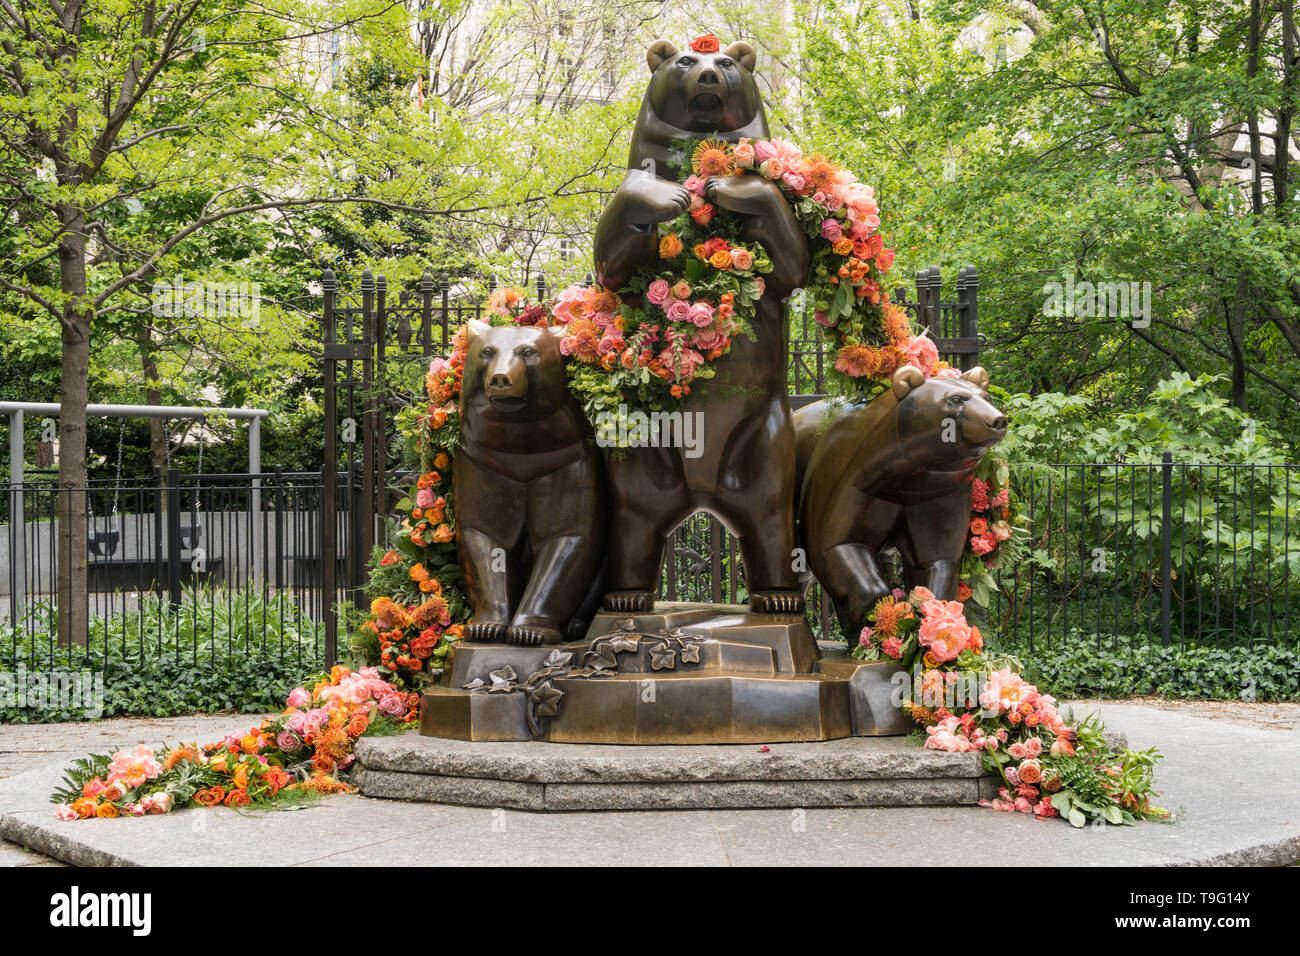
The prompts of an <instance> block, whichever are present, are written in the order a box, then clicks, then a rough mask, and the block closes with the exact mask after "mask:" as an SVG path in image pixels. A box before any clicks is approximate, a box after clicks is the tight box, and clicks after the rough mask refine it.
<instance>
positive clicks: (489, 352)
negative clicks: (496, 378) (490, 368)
mask: <svg viewBox="0 0 1300 956" xmlns="http://www.w3.org/2000/svg"><path fill="white" fill-rule="evenodd" d="M496 354H497V350H496V349H495V348H493V347H492V346H490V345H485V346H483V348H482V349H481V350H480V351H479V355H482V356H483V357H484V358H491V357H492V356H494V355H496Z"/></svg>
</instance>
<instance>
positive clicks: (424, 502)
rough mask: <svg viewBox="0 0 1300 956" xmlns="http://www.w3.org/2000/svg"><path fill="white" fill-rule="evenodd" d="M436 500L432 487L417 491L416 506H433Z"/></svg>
mask: <svg viewBox="0 0 1300 956" xmlns="http://www.w3.org/2000/svg"><path fill="white" fill-rule="evenodd" d="M434 500H435V499H434V497H433V489H432V488H421V489H420V490H418V491H417V492H416V493H415V507H417V508H432V507H433V502H434Z"/></svg>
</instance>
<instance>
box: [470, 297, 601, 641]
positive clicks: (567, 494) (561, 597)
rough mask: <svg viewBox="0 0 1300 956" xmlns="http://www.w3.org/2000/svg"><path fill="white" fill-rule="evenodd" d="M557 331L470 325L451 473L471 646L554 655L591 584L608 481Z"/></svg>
mask: <svg viewBox="0 0 1300 956" xmlns="http://www.w3.org/2000/svg"><path fill="white" fill-rule="evenodd" d="M561 336H562V330H558V329H554V328H551V329H548V328H535V327H527V326H502V327H493V326H490V325H488V324H487V323H485V322H479V321H471V322H470V323H469V326H468V336H467V342H468V350H467V352H466V356H465V368H464V375H463V378H462V381H461V393H460V415H461V441H460V448H459V450H458V452H457V454H456V467H455V469H454V471H453V473H452V493H453V495H454V500H455V509H456V550H457V552H458V554H459V557H460V564H461V570H462V572H463V573H464V576H465V587H466V592H467V594H468V596H469V601H470V605H471V607H473V609H474V614H473V617H472V618H471V619H470V622H469V624H468V625H467V626H466V629H465V639H466V640H468V641H508V642H510V643H512V644H524V645H536V644H555V643H558V642H560V641H561V640H563V639H564V637H565V636H566V633H567V635H568V636H574V634H575V631H573V630H568V629H569V628H570V625H573V627H574V628H576V629H577V630H582V629H585V623H586V622H584V621H582V620H580V617H579V611H580V608H581V606H582V604H583V601H584V597H585V596H587V595H588V594H589V592H591V591H592V588H593V583H594V582H596V581H597V580H598V578H599V572H600V565H601V557H602V555H603V552H604V545H605V511H606V504H605V480H604V474H603V466H602V462H601V458H600V454H599V452H597V451H596V449H595V447H594V446H593V445H592V443H591V441H590V434H589V426H588V424H587V421H586V417H585V416H584V415H583V412H582V408H581V407H580V406H579V405H578V403H577V401H576V400H575V399H574V398H573V396H572V395H570V393H569V389H568V382H567V379H566V377H565V371H564V357H563V356H562V355H561V354H560V347H559V343H560V338H561Z"/></svg>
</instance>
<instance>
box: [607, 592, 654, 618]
mask: <svg viewBox="0 0 1300 956" xmlns="http://www.w3.org/2000/svg"><path fill="white" fill-rule="evenodd" d="M603 603H604V605H605V610H606V611H616V612H618V613H620V614H649V613H650V612H651V611H653V610H654V609H655V596H654V594H653V593H651V592H650V591H611V592H610V593H608V594H606V595H605V600H604V602H603Z"/></svg>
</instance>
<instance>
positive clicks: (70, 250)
mask: <svg viewBox="0 0 1300 956" xmlns="http://www.w3.org/2000/svg"><path fill="white" fill-rule="evenodd" d="M59 215H60V219H61V221H62V224H63V238H62V239H61V240H60V242H59V269H60V273H61V278H62V289H63V294H64V296H66V297H67V299H66V302H65V304H64V306H63V376H62V377H63V382H62V390H61V392H60V395H59V403H60V406H61V407H60V410H59V508H58V514H59V542H58V545H59V554H58V558H57V565H58V609H59V641H60V643H63V644H82V645H84V644H86V643H87V639H88V623H89V622H88V621H87V615H88V612H89V599H88V588H87V568H86V553H87V551H86V548H87V545H86V491H85V488H86V403H87V401H88V400H89V391H90V318H91V311H90V303H89V301H88V300H87V298H86V234H85V224H86V215H85V212H84V211H82V210H81V209H78V208H72V207H64V208H62V209H60V210H59Z"/></svg>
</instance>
